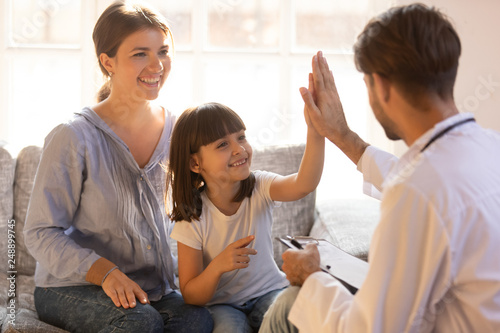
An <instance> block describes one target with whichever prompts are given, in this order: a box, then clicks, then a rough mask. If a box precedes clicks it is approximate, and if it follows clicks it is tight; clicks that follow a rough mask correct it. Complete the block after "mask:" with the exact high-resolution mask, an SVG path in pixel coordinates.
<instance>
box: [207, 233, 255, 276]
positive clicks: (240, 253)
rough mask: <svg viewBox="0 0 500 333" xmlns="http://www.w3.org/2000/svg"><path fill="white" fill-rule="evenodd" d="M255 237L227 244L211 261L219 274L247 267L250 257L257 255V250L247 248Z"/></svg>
mask: <svg viewBox="0 0 500 333" xmlns="http://www.w3.org/2000/svg"><path fill="white" fill-rule="evenodd" d="M254 239H255V236H253V235H251V236H247V237H245V238H242V239H239V240H237V241H236V242H234V243H231V244H229V245H228V246H227V247H226V248H225V249H224V251H222V252H221V253H220V254H219V255H218V256H217V257H215V258H214V260H212V265H213V266H214V268H216V270H217V271H219V272H220V273H221V274H222V273H225V272H230V271H232V270H235V269H241V268H246V267H248V265H249V263H250V257H249V256H250V255H255V254H257V250H255V249H251V248H247V246H248V245H249V244H250V243H251V242H252V241H253V240H254Z"/></svg>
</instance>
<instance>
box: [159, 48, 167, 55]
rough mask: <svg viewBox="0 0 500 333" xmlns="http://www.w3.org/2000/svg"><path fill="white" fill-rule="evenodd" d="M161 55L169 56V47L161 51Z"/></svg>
mask: <svg viewBox="0 0 500 333" xmlns="http://www.w3.org/2000/svg"><path fill="white" fill-rule="evenodd" d="M160 55H161V56H167V55H168V49H164V50H161V51H160Z"/></svg>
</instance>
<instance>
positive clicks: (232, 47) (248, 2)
mask: <svg viewBox="0 0 500 333" xmlns="http://www.w3.org/2000/svg"><path fill="white" fill-rule="evenodd" d="M111 2H112V1H110V0H93V1H80V0H38V1H37V0H16V1H14V0H5V1H3V2H2V3H1V4H0V6H2V7H1V8H0V9H1V12H2V13H3V14H2V15H3V21H4V24H3V25H2V27H1V29H2V30H0V32H1V33H2V36H3V38H2V41H1V43H2V44H0V47H1V50H2V59H3V61H2V72H3V73H4V74H3V75H1V78H2V79H1V80H2V81H1V87H2V89H1V91H2V92H1V93H0V94H1V96H0V97H1V101H0V107H1V110H2V111H1V114H0V122H1V124H0V140H2V141H5V142H8V143H9V144H10V145H11V146H13V147H14V149H16V148H17V149H19V148H22V147H24V146H26V145H30V144H36V145H42V144H43V138H44V137H45V136H46V135H47V133H48V132H49V131H50V129H52V128H53V127H54V126H55V125H57V124H58V123H60V122H62V121H65V120H66V119H68V118H70V117H71V115H72V113H73V112H75V111H76V110H79V109H81V107H82V106H85V105H92V104H94V103H95V93H96V92H97V90H98V88H99V87H100V85H101V83H102V82H101V80H102V78H101V74H100V72H99V70H98V67H97V60H96V57H95V54H94V47H93V44H92V39H91V35H92V30H93V26H94V24H95V22H96V20H97V18H98V16H99V15H100V13H101V12H102V11H103V10H104V9H105V8H106V7H107V6H108V5H109V4H110V3H111ZM387 2H388V0H376V1H374V0H352V1H343V0H183V1H178V0H150V1H148V3H149V4H151V5H152V6H154V7H156V8H157V9H158V10H160V11H161V12H162V13H163V14H164V15H165V16H166V17H167V19H168V21H169V22H170V24H171V28H172V31H173V34H174V39H175V56H174V62H173V64H172V72H171V74H170V77H169V79H168V80H167V83H166V85H165V87H164V89H163V91H162V94H161V96H160V98H159V102H160V103H161V104H162V105H164V106H165V107H167V108H168V109H169V110H171V111H172V112H174V113H176V114H180V113H181V112H182V111H183V110H184V109H186V108H187V107H189V106H194V105H197V104H199V103H203V102H210V101H217V102H220V103H224V104H227V105H228V106H229V107H231V108H232V109H234V110H235V111H236V112H237V113H238V114H240V116H241V117H242V118H243V120H244V121H245V124H246V126H247V129H248V131H247V135H248V137H249V138H250V140H251V143H252V144H253V146H258V145H269V144H285V143H298V142H304V141H305V135H306V126H305V122H304V119H303V102H302V99H301V97H300V94H299V90H298V89H299V87H300V86H307V82H308V73H309V72H310V70H311V69H310V68H311V58H312V55H313V54H314V53H315V52H316V51H317V50H320V49H321V50H323V51H324V53H325V55H326V56H327V59H328V61H329V63H330V66H331V67H332V69H333V72H334V75H335V79H336V82H337V85H338V90H339V93H340V95H341V98H342V101H343V104H344V110H345V111H346V117H347V119H348V122H349V125H350V126H351V128H353V129H354V130H355V131H357V132H358V133H359V134H360V135H361V136H362V137H363V138H365V139H367V140H369V141H374V140H375V141H377V143H382V145H387V143H386V142H385V141H384V140H385V139H379V138H381V137H383V132H382V131H381V130H379V129H377V128H376V127H374V126H371V125H372V124H373V123H374V121H373V118H372V116H371V112H370V111H369V110H370V109H369V106H368V101H367V94H366V89H365V87H364V83H363V80H362V75H361V74H360V73H358V72H357V71H356V70H355V68H354V63H353V59H352V52H351V50H352V44H353V42H354V40H355V37H356V35H357V34H358V33H359V32H360V31H361V30H362V28H363V26H364V25H365V23H366V22H367V20H368V19H369V18H370V17H372V16H373V15H374V14H376V13H377V12H379V11H381V10H383V9H384V8H385V7H387V6H388V3H387ZM372 128H375V129H374V130H372ZM327 147H328V149H327V161H326V165H325V172H324V177H323V181H322V184H321V186H320V188H319V189H318V191H319V193H318V199H319V198H321V197H322V194H321V193H324V196H325V197H326V196H328V197H332V196H339V197H346V196H358V195H360V192H361V191H360V188H361V185H360V183H361V178H360V176H359V175H358V174H357V172H356V170H355V168H354V167H353V166H352V163H351V162H350V161H348V160H347V158H346V157H345V156H343V154H342V153H341V152H339V151H338V150H337V149H336V148H335V147H334V146H333V145H332V144H330V143H327Z"/></svg>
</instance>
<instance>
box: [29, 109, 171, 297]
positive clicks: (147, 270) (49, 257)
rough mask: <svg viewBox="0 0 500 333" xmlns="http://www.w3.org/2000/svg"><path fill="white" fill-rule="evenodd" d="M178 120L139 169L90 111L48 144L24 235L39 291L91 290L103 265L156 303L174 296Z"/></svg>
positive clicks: (168, 124) (59, 129)
mask: <svg viewBox="0 0 500 333" xmlns="http://www.w3.org/2000/svg"><path fill="white" fill-rule="evenodd" d="M174 122H175V117H174V116H173V115H171V114H170V113H169V112H167V111H165V127H164V129H163V133H162V135H161V138H160V141H159V143H158V145H157V147H156V149H155V151H154V153H153V156H152V157H151V160H150V161H149V163H148V164H147V165H146V166H145V167H144V168H142V169H141V168H139V166H138V164H137V163H136V161H135V160H134V158H133V156H132V154H131V153H130V150H129V149H128V147H127V145H126V144H125V143H124V142H123V141H122V140H121V139H120V138H119V137H118V136H117V135H116V134H115V133H114V132H113V131H112V130H111V129H110V128H109V127H108V125H107V124H106V123H105V122H104V121H103V120H102V119H101V118H100V117H99V116H98V115H97V114H96V113H95V112H94V111H93V110H92V109H90V108H84V109H83V110H82V111H81V112H79V113H77V114H75V116H74V118H73V119H72V120H71V121H69V122H68V123H65V124H61V125H59V126H58V127H56V128H55V129H54V130H52V132H51V133H50V134H49V135H48V136H47V138H46V140H45V145H44V149H43V153H42V157H41V160H40V165H39V167H38V171H37V175H36V178H35V183H34V188H33V192H32V195H31V201H30V204H29V207H28V214H27V217H26V225H25V229H24V234H25V242H26V246H27V247H28V249H29V250H30V252H31V254H32V255H33V257H34V258H35V259H36V260H37V269H36V273H35V282H36V285H37V286H40V287H63V286H77V285H88V284H89V283H88V282H87V281H85V276H86V274H87V272H88V270H89V268H90V267H91V266H92V264H93V263H94V262H95V261H96V260H97V259H99V258H100V257H104V258H106V259H108V260H110V261H112V262H113V263H115V264H116V265H117V266H118V268H119V269H120V270H121V271H122V272H124V273H125V274H127V275H128V277H129V278H131V279H132V280H133V281H135V282H136V283H137V284H139V286H140V287H141V288H142V289H143V290H144V291H146V292H147V293H148V295H149V298H150V300H153V301H154V300H158V299H159V298H160V297H161V296H162V295H165V294H168V293H169V292H171V291H172V288H175V284H174V267H173V266H174V265H173V257H172V254H171V251H170V232H171V230H172V228H173V223H172V222H171V221H169V219H168V217H167V215H166V211H165V200H164V198H165V186H166V184H165V170H164V165H166V162H167V158H168V152H169V147H170V135H171V132H172V129H173V125H174Z"/></svg>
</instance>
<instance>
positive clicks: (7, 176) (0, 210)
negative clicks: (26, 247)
mask: <svg viewBox="0 0 500 333" xmlns="http://www.w3.org/2000/svg"><path fill="white" fill-rule="evenodd" d="M14 171H15V160H14V159H13V158H12V156H11V155H10V153H9V152H8V151H7V150H6V149H5V148H3V147H0V198H2V199H1V200H0V251H2V252H1V253H2V256H3V258H2V260H0V271H1V272H5V271H7V264H8V261H7V259H6V257H5V255H6V254H7V253H8V252H7V224H8V222H9V221H10V220H11V219H12V218H13V216H14V192H13V184H14Z"/></svg>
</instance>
